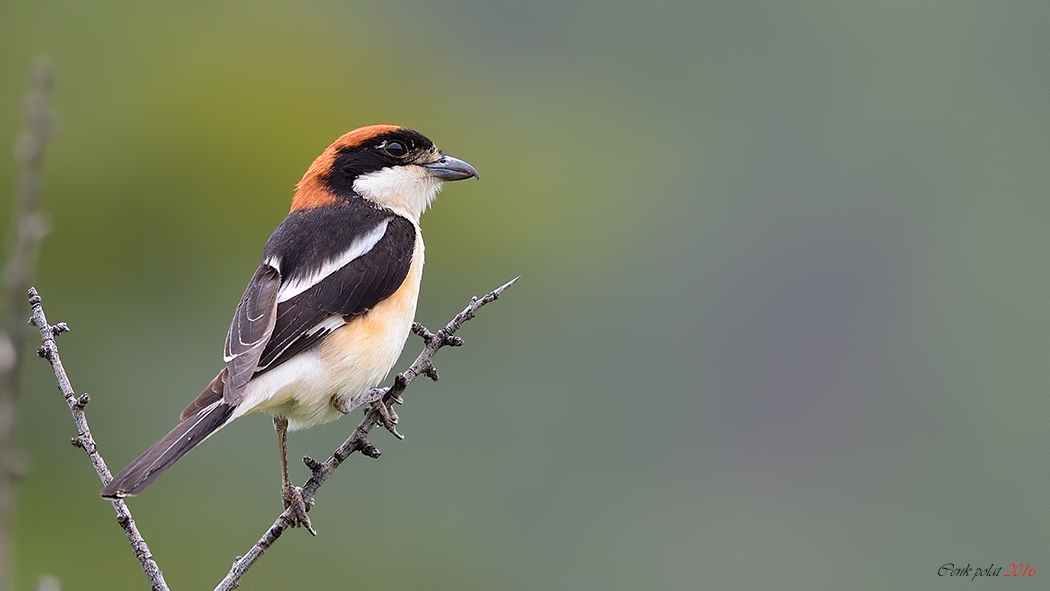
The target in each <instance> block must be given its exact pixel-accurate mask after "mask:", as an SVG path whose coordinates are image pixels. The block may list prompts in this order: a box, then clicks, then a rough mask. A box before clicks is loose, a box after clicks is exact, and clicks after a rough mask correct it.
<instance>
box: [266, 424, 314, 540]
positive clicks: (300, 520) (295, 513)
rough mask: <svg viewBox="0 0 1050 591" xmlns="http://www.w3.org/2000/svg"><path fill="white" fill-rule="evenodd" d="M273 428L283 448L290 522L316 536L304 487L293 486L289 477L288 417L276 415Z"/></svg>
mask: <svg viewBox="0 0 1050 591" xmlns="http://www.w3.org/2000/svg"><path fill="white" fill-rule="evenodd" d="M273 428H274V430H276V431H277V445H278V447H280V448H281V499H282V500H284V508H285V509H288V508H291V509H292V514H291V517H290V522H291V523H290V524H289V525H291V526H292V527H300V526H302V527H305V528H306V531H308V532H310V535H312V536H316V535H317V532H316V531H314V527H313V524H311V523H310V518H309V517H308V516H307V515H306V502H305V501H304V500H303V489H301V488H299V487H298V486H293V485H292V481H291V479H289V478H288V452H287V442H288V419H287V418H285V417H280V416H277V415H274V417H273Z"/></svg>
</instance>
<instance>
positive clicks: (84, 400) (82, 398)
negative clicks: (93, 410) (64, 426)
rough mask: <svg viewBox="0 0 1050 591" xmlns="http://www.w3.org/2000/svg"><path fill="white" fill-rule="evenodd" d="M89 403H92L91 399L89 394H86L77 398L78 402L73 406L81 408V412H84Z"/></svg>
mask: <svg viewBox="0 0 1050 591" xmlns="http://www.w3.org/2000/svg"><path fill="white" fill-rule="evenodd" d="M89 402H91V397H90V396H88V395H87V393H84V394H81V395H80V397H79V398H77V400H76V402H74V403H73V405H74V406H76V407H77V408H79V409H80V410H84V407H85V406H87V405H88V403H89Z"/></svg>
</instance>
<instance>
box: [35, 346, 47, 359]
mask: <svg viewBox="0 0 1050 591" xmlns="http://www.w3.org/2000/svg"><path fill="white" fill-rule="evenodd" d="M36 354H37V355H39V356H40V357H43V358H44V359H47V349H46V348H45V347H44V346H43V345H40V346H39V347H37V348H36Z"/></svg>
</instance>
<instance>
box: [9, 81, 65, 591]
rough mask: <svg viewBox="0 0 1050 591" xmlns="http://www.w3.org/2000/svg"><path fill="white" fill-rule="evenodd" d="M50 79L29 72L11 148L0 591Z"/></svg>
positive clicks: (40, 227) (14, 477) (39, 230)
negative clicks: (14, 189) (14, 173)
mask: <svg viewBox="0 0 1050 591" xmlns="http://www.w3.org/2000/svg"><path fill="white" fill-rule="evenodd" d="M54 78H55V76H54V68H53V67H52V65H51V63H50V62H48V61H46V60H38V61H37V63H36V64H35V65H34V66H33V68H32V70H31V71H30V75H29V88H28V90H26V96H25V130H24V131H23V132H22V134H21V135H20V136H19V137H18V141H17V142H16V143H15V158H16V159H17V160H18V163H19V165H20V170H19V180H18V194H17V196H16V198H15V200H14V202H15V208H14V209H15V210H14V212H13V213H14V215H13V216H12V232H11V234H12V240H11V245H10V247H9V250H8V259H7V268H6V275H7V276H6V278H5V279H6V281H5V289H4V292H5V296H6V297H5V298H4V304H5V306H6V310H5V311H6V313H7V321H6V327H5V328H4V331H3V332H2V333H0V591H4V590H6V589H7V588H8V585H9V584H10V581H9V577H10V574H9V573H10V572H11V570H10V569H9V568H8V559H9V558H10V556H9V553H10V550H9V548H8V537H9V536H10V533H11V517H12V514H13V513H14V504H15V487H16V485H17V482H18V479H19V477H20V476H21V474H22V471H23V466H22V463H23V462H22V461H21V457H20V453H19V451H18V441H17V429H16V426H17V421H18V369H19V363H18V362H19V356H20V355H21V353H22V346H23V345H24V344H25V339H26V325H25V322H23V319H24V318H25V317H24V316H23V314H22V312H21V311H22V310H24V309H25V308H23V307H22V306H23V305H24V304H25V300H23V299H22V298H23V297H24V294H25V292H26V288H27V287H29V277H30V275H31V274H32V270H33V266H34V263H35V261H36V251H37V246H38V245H39V243H40V239H41V238H43V237H44V226H45V224H44V223H43V221H42V219H41V216H40V213H39V211H38V210H39V203H40V184H41V168H42V164H43V160H44V146H46V145H47V140H48V139H49V138H50V137H51V135H52V128H53V122H52V119H53V118H52V115H51V88H52V86H53V83H54Z"/></svg>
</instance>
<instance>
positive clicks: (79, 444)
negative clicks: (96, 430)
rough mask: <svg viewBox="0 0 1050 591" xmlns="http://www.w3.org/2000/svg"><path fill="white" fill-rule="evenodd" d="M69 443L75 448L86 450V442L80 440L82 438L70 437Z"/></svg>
mask: <svg viewBox="0 0 1050 591" xmlns="http://www.w3.org/2000/svg"><path fill="white" fill-rule="evenodd" d="M69 442H70V443H71V444H73V447H79V448H80V449H84V442H83V440H81V439H80V437H70V438H69Z"/></svg>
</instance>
